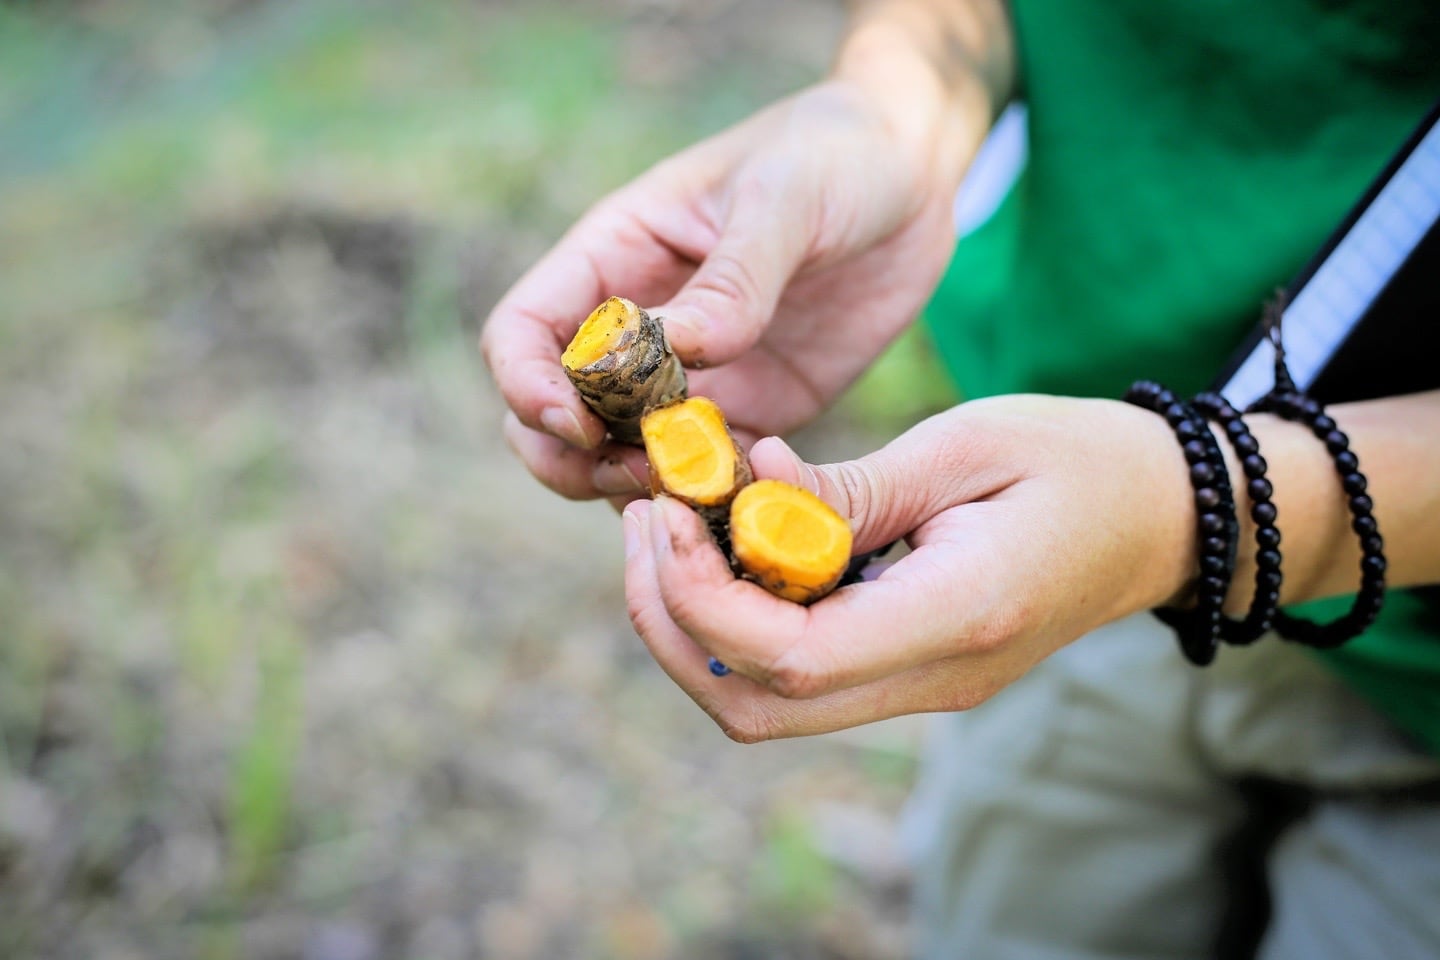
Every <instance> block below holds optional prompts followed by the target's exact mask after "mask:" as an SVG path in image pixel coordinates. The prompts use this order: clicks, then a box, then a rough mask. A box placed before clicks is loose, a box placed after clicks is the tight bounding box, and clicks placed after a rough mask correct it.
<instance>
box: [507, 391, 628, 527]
mask: <svg viewBox="0 0 1440 960" xmlns="http://www.w3.org/2000/svg"><path fill="white" fill-rule="evenodd" d="M502 430H503V433H504V436H505V442H506V443H507V444H508V445H509V447H510V449H511V450H512V451H514V453H515V455H516V456H517V457H519V458H520V460H521V462H522V463H524V464H525V466H526V468H527V469H528V470H529V471H530V472H531V473H532V474H534V475H535V477H536V478H537V479H539V481H540V482H541V483H543V484H545V485H546V486H547V487H549V488H550V489H552V490H554V491H555V492H557V493H559V494H560V495H561V496H563V497H567V498H569V499H571V500H593V499H596V498H598V497H609V498H618V500H619V501H620V502H619V504H618V505H620V506H623V504H624V502H626V501H628V500H629V499H631V498H634V497H637V496H640V495H642V494H644V493H645V492H646V490H647V489H648V485H647V484H646V483H645V481H644V478H645V477H646V476H647V473H648V468H647V467H646V465H645V452H644V451H643V450H641V449H640V448H638V447H631V446H628V445H625V444H618V443H607V444H605V445H603V446H601V447H600V448H599V449H597V450H582V449H580V448H579V447H576V446H573V445H571V444H569V443H566V442H565V441H563V440H560V439H559V438H557V437H553V436H551V435H550V434H547V433H542V432H540V431H539V430H531V429H530V428H529V427H527V426H525V425H524V424H522V423H521V422H520V420H519V418H518V417H517V416H516V415H515V414H514V413H513V412H508V413H506V414H505V420H504V423H503V425H502Z"/></svg>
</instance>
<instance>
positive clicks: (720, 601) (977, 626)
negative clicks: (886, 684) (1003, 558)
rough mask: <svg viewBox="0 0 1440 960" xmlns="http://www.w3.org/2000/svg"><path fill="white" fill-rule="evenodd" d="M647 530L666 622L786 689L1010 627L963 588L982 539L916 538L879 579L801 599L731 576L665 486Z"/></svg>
mask: <svg viewBox="0 0 1440 960" xmlns="http://www.w3.org/2000/svg"><path fill="white" fill-rule="evenodd" d="M650 531H651V538H650V541H649V542H648V543H647V544H643V545H642V548H641V549H642V550H644V549H649V550H650V551H652V552H653V555H654V557H653V561H651V562H652V563H653V566H654V571H655V574H654V576H655V582H656V586H657V588H658V591H659V600H660V602H661V604H662V605H663V607H664V610H665V613H666V617H667V622H669V623H671V624H673V625H674V626H676V627H678V628H679V629H680V630H681V631H683V632H684V633H685V634H686V635H687V636H688V637H689V638H691V639H692V640H693V641H694V642H695V643H696V644H698V645H699V647H701V648H702V649H703V650H704V651H705V652H706V653H708V654H711V655H714V656H715V657H717V658H719V659H720V660H721V661H722V662H724V663H725V664H726V665H727V666H729V667H730V668H731V669H732V670H734V671H735V672H736V673H739V674H741V675H743V676H746V677H749V678H750V679H752V680H755V681H757V682H759V683H761V684H763V685H764V686H766V687H768V688H769V689H770V690H771V691H773V692H775V693H777V694H779V695H781V696H782V697H785V698H787V699H809V698H813V697H817V696H821V695H824V694H827V693H832V692H834V691H837V690H842V689H847V688H849V687H854V686H858V685H860V684H863V683H867V682H870V681H873V680H876V679H879V678H882V677H885V676H889V675H892V674H895V673H899V672H903V671H905V670H909V669H912V668H915V667H917V666H920V665H923V664H925V663H929V662H932V661H934V660H938V659H943V658H947V657H951V656H955V655H958V654H966V653H969V654H976V653H981V652H984V651H985V649H987V648H988V646H989V645H990V643H991V638H992V637H993V636H995V635H996V632H997V631H1003V630H1005V629H1006V627H1007V618H1006V617H1004V616H1003V615H997V611H996V610H995V609H994V606H995V605H994V604H993V603H991V602H988V601H986V598H985V597H984V596H983V595H981V594H980V592H979V591H975V592H973V593H971V596H970V600H971V601H974V602H965V601H964V600H962V598H964V597H966V593H967V589H966V588H967V585H968V584H971V583H975V582H977V581H978V579H979V574H980V571H979V570H977V569H976V567H978V566H980V565H981V563H982V561H981V560H980V559H979V558H983V557H984V556H985V554H986V552H985V551H966V550H961V549H956V548H954V547H953V546H947V545H939V546H934V547H929V548H926V549H922V550H918V551H916V552H915V553H912V554H909V555H908V556H906V557H905V558H904V559H902V560H901V561H900V562H899V563H897V564H895V565H894V566H893V567H891V568H890V569H889V570H887V571H886V572H885V574H883V575H882V576H881V577H880V578H879V579H878V580H876V581H874V582H871V583H860V584H855V585H852V586H849V587H844V588H841V589H840V590H838V591H836V592H835V593H834V594H832V595H830V596H829V597H827V598H826V599H824V600H822V601H820V602H819V603H816V604H813V605H811V606H809V607H803V606H800V605H798V604H795V603H791V602H789V601H786V600H781V599H779V598H777V597H774V596H772V595H770V594H769V593H767V592H766V591H765V590H763V589H762V588H760V587H759V586H757V585H755V584H753V583H750V582H748V581H746V580H737V579H735V578H734V577H733V575H732V574H731V572H730V569H729V566H728V564H727V563H726V561H725V559H724V558H723V557H722V556H721V554H720V552H719V550H718V549H717V548H716V547H715V545H714V543H713V542H711V541H710V539H709V536H708V533H707V532H706V530H705V527H704V524H703V523H702V522H701V520H700V519H699V517H698V516H696V514H695V513H694V512H693V511H691V510H688V509H687V508H685V507H684V506H683V505H681V504H679V503H677V502H675V501H673V500H670V499H669V498H666V497H661V498H658V499H657V500H656V501H655V505H654V507H653V508H652V509H651V512H650ZM650 616H651V618H652V619H654V617H655V616H656V615H655V614H654V613H653V612H652V613H651V614H650ZM637 629H643V627H642V625H641V624H639V623H637Z"/></svg>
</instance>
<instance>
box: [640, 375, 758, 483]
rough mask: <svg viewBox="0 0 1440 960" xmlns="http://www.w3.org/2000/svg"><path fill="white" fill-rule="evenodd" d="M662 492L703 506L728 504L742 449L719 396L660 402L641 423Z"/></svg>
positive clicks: (653, 470) (647, 450) (648, 453)
mask: <svg viewBox="0 0 1440 960" xmlns="http://www.w3.org/2000/svg"><path fill="white" fill-rule="evenodd" d="M640 432H641V434H642V435H643V436H644V438H645V452H646V454H647V455H648V456H649V458H650V469H651V471H652V473H653V474H654V476H655V478H656V481H657V486H658V487H659V491H657V492H664V493H668V494H671V495H672V496H675V497H678V498H680V499H682V500H685V501H687V502H690V503H694V504H697V505H699V506H716V505H719V504H723V503H726V502H727V501H729V499H730V498H731V497H732V496H733V495H734V493H735V490H736V485H737V479H738V477H737V470H736V466H737V462H738V460H739V458H740V452H739V451H738V450H737V449H736V448H735V441H734V440H733V439H732V438H731V436H730V431H729V429H728V428H727V427H726V425H725V417H724V415H723V414H722V413H721V412H720V408H719V407H718V406H716V405H715V403H714V401H712V400H709V399H706V398H705V397H691V398H690V399H688V400H685V401H682V402H680V403H672V404H669V405H668V406H664V407H657V408H655V409H654V410H651V411H650V412H649V413H647V414H646V415H645V419H644V420H642V421H641V422H640Z"/></svg>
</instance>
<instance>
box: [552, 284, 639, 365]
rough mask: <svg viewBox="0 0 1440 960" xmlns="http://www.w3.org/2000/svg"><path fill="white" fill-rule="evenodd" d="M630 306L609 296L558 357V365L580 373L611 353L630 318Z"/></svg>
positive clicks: (587, 318) (592, 313)
mask: <svg viewBox="0 0 1440 960" xmlns="http://www.w3.org/2000/svg"><path fill="white" fill-rule="evenodd" d="M630 307H631V304H630V303H629V302H628V301H626V300H622V299H620V298H619V297H611V298H610V299H609V300H606V301H605V302H604V303H602V304H600V306H598V307H596V308H595V309H594V310H593V311H591V313H590V316H588V317H586V318H585V322H584V323H582V324H581V325H580V329H579V330H578V331H576V333H575V338H574V339H573V340H571V341H570V346H568V347H566V348H565V352H564V353H563V354H561V355H560V362H561V363H563V364H564V365H565V366H566V367H567V368H569V369H571V370H583V369H584V368H585V367H588V366H590V364H592V363H594V362H595V361H596V360H599V359H600V358H601V357H603V356H605V354H607V353H609V352H610V351H611V350H613V349H614V348H615V346H616V344H617V341H618V340H619V339H620V337H621V335H622V334H623V333H624V332H625V324H626V322H627V321H628V320H630V319H631V316H630Z"/></svg>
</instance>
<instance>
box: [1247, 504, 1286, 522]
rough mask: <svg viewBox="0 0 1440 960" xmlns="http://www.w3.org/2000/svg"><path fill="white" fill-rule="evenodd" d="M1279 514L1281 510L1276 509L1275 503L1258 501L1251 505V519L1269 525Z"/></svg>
mask: <svg viewBox="0 0 1440 960" xmlns="http://www.w3.org/2000/svg"><path fill="white" fill-rule="evenodd" d="M1278 515H1279V511H1277V510H1276V509H1275V504H1273V503H1257V504H1254V505H1252V506H1251V507H1250V519H1252V520H1254V521H1255V522H1256V523H1259V524H1264V525H1266V526H1269V525H1270V524H1272V523H1274V522H1275V518H1276V516H1278Z"/></svg>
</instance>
